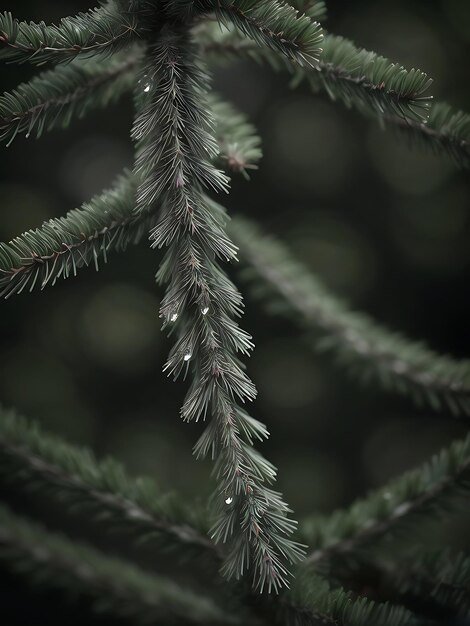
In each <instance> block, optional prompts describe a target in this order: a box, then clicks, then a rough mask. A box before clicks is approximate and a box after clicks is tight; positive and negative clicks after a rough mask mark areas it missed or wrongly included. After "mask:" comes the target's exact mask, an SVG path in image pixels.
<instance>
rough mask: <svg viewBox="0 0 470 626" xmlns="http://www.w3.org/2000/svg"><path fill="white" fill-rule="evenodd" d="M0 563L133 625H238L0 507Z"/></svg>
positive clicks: (179, 591) (198, 600) (171, 586)
mask: <svg viewBox="0 0 470 626" xmlns="http://www.w3.org/2000/svg"><path fill="white" fill-rule="evenodd" d="M0 559H1V560H2V561H3V562H5V563H6V564H7V566H8V568H9V569H11V570H12V571H14V572H17V573H18V574H19V575H20V576H21V577H22V578H24V579H26V580H27V581H29V582H30V584H31V585H33V586H39V587H42V588H46V589H55V590H60V591H63V592H67V593H68V594H70V593H72V594H73V595H75V596H85V597H86V598H87V599H90V600H91V602H92V604H91V606H92V609H93V611H94V612H96V613H99V614H101V613H104V614H107V615H112V616H119V617H121V618H127V619H129V620H132V623H133V624H157V623H166V624H168V623H171V624H175V623H178V624H242V623H245V621H244V620H243V619H240V618H237V617H236V616H234V615H232V614H230V613H229V612H227V611H225V610H223V609H222V607H219V606H217V605H216V604H215V603H214V602H213V601H212V600H211V599H210V598H208V597H204V596H203V595H201V593H200V592H198V593H195V592H194V591H191V590H190V589H185V588H183V587H181V586H179V585H178V584H176V583H174V582H172V581H169V580H167V579H165V578H163V577H160V576H156V575H154V574H149V573H146V572H144V571H143V570H140V569H139V568H137V567H135V566H133V565H131V564H129V563H126V562H125V561H121V560H118V559H116V558H112V557H109V556H106V555H105V554H103V553H101V552H99V551H98V550H96V549H92V548H91V547H89V546H87V545H84V544H80V543H78V542H76V541H72V540H70V539H67V538H66V537H64V536H61V535H57V534H53V533H51V532H48V531H46V530H45V529H44V528H42V527H41V526H38V525H36V524H33V523H31V522H30V521H28V520H26V519H25V518H22V517H19V516H17V515H14V514H13V513H11V512H9V511H8V510H7V509H6V508H4V507H0Z"/></svg>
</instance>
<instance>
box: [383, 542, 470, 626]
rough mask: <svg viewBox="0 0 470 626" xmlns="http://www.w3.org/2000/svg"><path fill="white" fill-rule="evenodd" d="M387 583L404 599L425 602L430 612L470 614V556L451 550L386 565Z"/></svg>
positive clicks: (403, 600)
mask: <svg viewBox="0 0 470 626" xmlns="http://www.w3.org/2000/svg"><path fill="white" fill-rule="evenodd" d="M384 569H385V576H386V584H387V586H391V587H392V589H393V590H394V597H395V595H396V596H397V598H398V599H399V600H400V601H401V602H406V603H407V604H411V603H413V604H416V603H418V604H421V603H422V604H423V605H424V606H427V607H429V611H430V613H432V614H433V615H435V614H436V611H439V613H440V614H442V613H443V611H445V612H446V613H447V614H450V615H449V617H457V616H459V617H462V618H467V619H468V618H470V557H469V556H468V555H466V554H464V553H462V552H459V553H453V552H452V551H451V550H444V551H442V550H439V551H438V552H432V553H425V554H421V553H418V552H416V553H415V554H413V556H412V558H410V559H405V560H401V561H400V563H394V564H393V565H392V566H391V567H390V566H384Z"/></svg>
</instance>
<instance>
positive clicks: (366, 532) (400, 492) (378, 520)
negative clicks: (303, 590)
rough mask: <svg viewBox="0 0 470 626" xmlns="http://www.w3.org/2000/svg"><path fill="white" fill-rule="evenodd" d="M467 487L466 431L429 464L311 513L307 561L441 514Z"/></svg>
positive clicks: (364, 545) (469, 444)
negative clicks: (332, 509)
mask: <svg viewBox="0 0 470 626" xmlns="http://www.w3.org/2000/svg"><path fill="white" fill-rule="evenodd" d="M469 490H470V436H467V438H466V439H464V440H463V441H456V442H454V443H453V444H452V445H451V446H450V447H449V448H447V449H444V450H442V451H441V452H440V453H439V454H437V455H435V456H434V457H433V458H432V459H431V460H430V461H429V462H428V463H425V464H424V465H423V466H422V467H420V468H417V469H415V470H411V471H409V472H406V473H405V474H403V475H402V476H400V477H399V478H397V479H395V480H394V481H392V482H391V483H389V484H388V485H385V487H382V488H381V489H379V490H378V491H375V492H373V493H371V494H370V495H369V496H368V497H367V498H365V499H364V500H358V501H356V502H355V503H354V504H353V505H352V506H351V507H350V508H349V509H347V510H345V511H337V512H336V513H334V514H333V515H331V516H328V517H327V518H312V519H311V520H307V521H306V522H305V523H304V524H303V525H302V534H303V537H304V538H305V540H306V541H308V543H309V545H310V546H311V548H312V552H311V553H310V554H309V556H308V557H307V559H306V561H305V566H307V567H308V566H314V565H316V564H321V562H322V561H325V560H327V561H328V560H334V559H337V558H339V557H341V556H342V555H345V554H347V553H354V552H355V551H361V550H366V549H370V548H372V547H374V544H376V543H378V542H380V541H381V540H383V539H384V538H386V539H390V536H391V535H394V534H395V535H396V534H399V533H400V532H401V533H403V530H404V529H406V530H409V529H410V525H411V524H413V523H414V524H415V525H419V523H420V521H422V520H424V519H425V518H426V516H427V517H428V518H429V517H431V515H432V516H438V515H439V513H444V512H446V510H447V509H448V507H449V505H450V504H451V503H453V502H455V501H456V499H457V498H458V497H461V496H463V495H468V492H469Z"/></svg>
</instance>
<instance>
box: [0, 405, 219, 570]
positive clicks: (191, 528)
mask: <svg viewBox="0 0 470 626" xmlns="http://www.w3.org/2000/svg"><path fill="white" fill-rule="evenodd" d="M0 465H1V466H2V479H3V480H8V481H10V482H14V483H18V482H20V483H21V484H23V485H24V486H25V487H34V489H35V490H38V489H40V490H41V491H42V492H44V493H46V494H47V495H48V496H49V497H51V498H54V499H56V500H58V501H60V502H62V503H64V502H66V503H68V504H70V507H73V510H74V511H75V512H77V511H78V512H79V511H80V510H86V511H87V512H88V514H90V512H91V513H92V514H96V519H98V520H100V523H101V524H108V525H109V527H114V528H116V527H120V528H122V529H127V530H128V531H129V532H131V533H132V534H133V535H134V536H136V537H138V538H139V540H146V541H152V543H153V544H154V545H159V546H161V547H162V548H164V549H165V550H173V551H175V552H176V553H177V554H178V555H179V556H182V557H184V558H187V557H188V556H189V555H190V554H191V553H192V554H194V553H195V552H196V553H197V554H198V555H200V556H202V555H205V556H207V557H209V558H211V559H212V560H215V561H217V560H218V559H220V554H219V553H218V551H217V549H216V547H215V546H214V544H213V543H212V542H211V541H210V540H209V539H208V538H207V537H206V532H207V521H206V519H205V515H203V513H202V511H199V510H198V507H195V506H194V505H193V506H192V507H191V509H190V508H189V507H186V506H185V505H183V504H182V503H181V502H179V501H178V500H177V499H176V498H175V497H174V496H173V495H169V494H161V493H159V491H158V490H157V488H156V487H155V484H154V483H153V481H151V480H150V479H142V478H140V479H137V480H133V479H131V478H130V477H129V476H127V475H126V473H125V471H124V469H123V468H122V466H121V465H119V464H118V463H117V462H115V461H113V460H111V459H107V460H105V461H101V462H98V461H97V460H96V459H95V458H94V456H93V454H92V453H91V452H90V451H89V450H86V449H81V448H77V447H74V446H72V445H69V444H67V443H65V442H63V441H62V440H61V439H59V438H58V437H54V436H50V435H46V434H45V433H43V432H42V430H41V429H40V428H39V426H37V425H36V424H34V423H31V422H28V421H27V420H25V419H24V418H22V417H19V416H17V415H16V414H15V413H14V412H13V411H8V410H5V409H0ZM104 512H106V513H107V515H106V516H105V515H103V513H104Z"/></svg>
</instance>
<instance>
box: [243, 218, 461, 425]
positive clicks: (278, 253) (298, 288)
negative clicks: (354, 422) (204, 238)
mask: <svg viewBox="0 0 470 626" xmlns="http://www.w3.org/2000/svg"><path fill="white" fill-rule="evenodd" d="M231 230H232V231H233V234H234V236H235V239H236V240H237V241H240V242H241V241H243V252H244V255H245V257H246V260H247V262H248V263H249V271H246V272H245V277H246V278H247V279H249V280H250V281H251V282H252V283H253V282H254V291H255V293H256V295H257V296H258V297H261V298H262V299H263V300H265V301H266V300H267V302H268V303H270V304H271V308H272V304H273V295H274V300H275V303H274V304H275V310H276V312H283V313H284V314H287V315H289V318H291V319H293V320H295V322H296V323H300V325H301V327H302V328H303V329H306V330H307V336H308V337H309V339H310V343H311V344H312V345H313V346H314V348H315V350H317V351H318V352H320V353H326V354H331V355H332V357H333V358H334V361H335V362H336V363H337V364H338V365H339V366H340V367H343V368H345V369H346V370H347V371H349V372H350V373H351V374H352V375H353V376H355V377H356V378H358V379H359V380H360V381H361V382H363V383H368V382H375V381H377V382H378V383H379V384H380V385H381V386H383V387H384V388H385V389H387V390H390V391H394V392H396V393H399V394H403V395H411V396H412V397H413V399H414V400H415V401H416V402H417V403H418V404H423V402H426V403H428V404H429V405H430V406H432V407H433V408H434V409H436V410H439V409H442V408H448V409H449V410H450V411H451V412H452V413H453V414H455V415H460V414H462V413H464V414H466V415H469V414H470V404H469V401H470V398H469V393H470V363H469V361H468V360H462V361H458V360H455V359H452V358H451V357H448V356H442V355H438V354H436V353H435V352H433V351H432V350H430V349H429V348H427V347H426V346H425V345H424V343H423V342H417V341H412V340H410V339H407V338H405V337H404V336H403V335H401V334H400V333H397V332H392V331H389V330H388V329H386V328H382V327H381V326H380V325H379V324H377V323H376V322H374V321H373V320H371V319H370V318H369V317H368V316H367V315H364V314H362V313H357V312H354V311H351V310H350V309H349V307H348V306H347V305H346V304H344V303H343V302H342V301H341V300H340V299H339V298H337V297H336V296H334V295H333V294H331V293H330V292H329V291H328V289H327V288H326V287H324V286H323V285H322V284H321V282H320V281H319V280H318V279H317V278H316V277H315V276H313V275H312V274H310V273H309V271H308V270H307V269H306V268H305V267H304V266H303V265H302V264H301V263H300V262H298V261H297V260H296V259H294V258H293V257H292V256H291V254H290V253H289V251H288V250H287V249H286V248H285V247H284V246H283V245H282V244H281V243H280V242H278V241H276V240H275V239H273V238H272V237H266V236H263V234H262V233H261V230H260V229H259V227H257V226H254V225H253V224H252V223H250V222H249V221H248V220H246V219H237V220H236V221H234V222H233V224H232V228H231ZM260 278H261V279H262V283H261V284H259V279H260ZM279 296H280V297H281V298H279ZM276 298H277V300H276ZM279 299H281V304H280V306H279V303H278V300H279ZM292 313H294V314H292ZM312 331H313V333H312Z"/></svg>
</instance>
